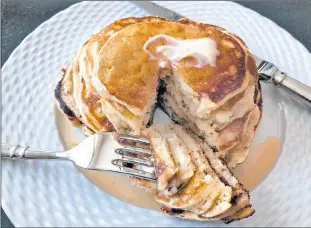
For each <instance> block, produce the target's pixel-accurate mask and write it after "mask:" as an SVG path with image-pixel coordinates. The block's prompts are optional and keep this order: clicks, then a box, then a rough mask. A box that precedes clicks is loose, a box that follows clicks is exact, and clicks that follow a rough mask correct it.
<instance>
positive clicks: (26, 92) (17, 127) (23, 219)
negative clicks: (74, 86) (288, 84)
mask: <svg viewBox="0 0 311 228" xmlns="http://www.w3.org/2000/svg"><path fill="white" fill-rule="evenodd" d="M159 4H161V5H165V6H166V7H168V8H170V9H173V10H175V11H177V12H179V13H181V14H183V15H186V16H188V17H190V18H193V19H196V20H199V21H202V22H208V23H211V24H217V25H220V26H222V27H225V28H227V29H228V30H230V31H232V32H233V33H236V34H238V35H239V36H240V37H241V38H242V39H243V40H244V41H245V42H246V43H247V45H248V46H249V48H250V49H251V51H252V52H253V53H255V54H256V55H258V56H260V57H262V58H265V59H267V60H270V61H272V62H274V63H275V64H276V65H278V66H279V67H280V68H281V69H282V70H284V71H286V72H287V73H289V74H290V75H292V76H293V77H296V78H297V79H298V80H300V81H302V82H304V83H306V84H308V85H311V77H310V71H311V55H310V53H309V52H308V51H307V50H306V48H305V47H303V45H301V44H300V43H299V42H298V41H297V40H295V39H294V38H293V37H292V36H291V35H290V34H288V33H287V32H286V31H284V30H283V29H282V28H280V27H278V26H277V25H276V24H274V23H273V22H271V21H270V20H268V19H266V18H264V17H262V16H260V15H259V14H257V13H255V12H253V11H251V10H249V9H246V8H244V7H242V6H240V5H238V4H235V3H232V2H191V3H190V2H159ZM143 15H146V13H144V12H143V11H142V10H140V9H139V8H137V7H136V6H133V5H131V4H130V3H128V2H93V1H92V2H83V3H79V4H76V5H74V6H72V7H70V8H68V9H66V10H65V11H62V12H60V13H59V14H57V15H55V16H54V17H52V18H51V19H50V20H48V21H47V22H45V23H44V24H42V25H41V26H39V27H38V28H37V29H36V30H35V31H34V32H33V33H31V34H30V35H29V36H28V37H27V38H26V39H25V40H24V41H23V42H22V43H21V44H20V45H19V47H18V48H16V50H15V51H14V52H13V53H12V55H11V56H10V58H9V59H8V61H7V62H6V64H5V65H4V67H3V71H2V77H3V78H2V86H3V87H2V124H3V125H2V141H3V142H10V143H19V144H21V145H24V146H25V145H28V146H31V147H37V148H42V149H46V150H61V149H62V144H61V141H60V138H59V137H58V132H57V128H56V124H55V121H54V113H53V112H54V109H53V108H54V102H53V88H54V86H55V83H56V81H57V78H58V75H59V74H60V69H61V67H62V66H63V65H64V64H68V63H69V61H70V59H71V58H72V56H73V55H74V53H75V52H76V51H77V50H78V48H79V47H80V45H81V44H82V43H83V42H84V40H86V39H87V37H88V36H89V35H90V34H91V33H93V32H94V31H96V30H97V29H99V28H100V27H102V26H105V25H107V24H108V23H110V22H112V21H113V20H115V19H118V18H121V17H125V16H143ZM268 89H269V88H268ZM264 90H266V87H265V88H264ZM270 94H274V95H273V97H269V96H270ZM271 96H272V95H271ZM279 97H281V98H282V100H283V101H282V102H280V103H275V105H276V107H275V108H274V109H275V110H276V111H275V115H274V111H273V108H272V109H271V108H269V107H273V103H272V101H273V100H275V99H278V98H279ZM264 98H265V99H266V103H265V104H264V105H265V107H264V108H266V106H267V107H268V108H267V110H269V111H266V113H268V114H265V115H266V117H265V119H266V120H267V121H270V123H271V125H269V127H271V130H270V129H269V128H268V129H269V130H266V128H264V131H265V132H266V131H269V132H270V131H271V133H272V134H276V135H278V136H279V137H281V136H282V135H284V137H285V143H284V145H283V152H282V155H281V157H280V159H279V161H278V163H277V165H276V166H275V168H274V170H273V171H272V172H271V174H270V175H269V176H268V177H267V178H266V179H265V181H264V182H263V183H262V184H261V185H260V186H259V187H258V188H256V189H255V190H254V191H253V192H252V193H251V195H252V204H253V207H254V208H255V209H256V214H255V215H254V216H253V217H251V218H250V219H246V220H243V221H241V222H238V223H234V225H241V226H307V225H310V224H311V211H310V210H311V208H310V205H311V194H310V189H311V178H310V177H311V167H310V165H309V164H310V162H311V153H310V148H311V140H310V135H311V111H310V109H309V111H308V110H307V109H306V108H305V107H303V106H300V105H298V104H294V103H293V102H292V101H291V100H290V99H287V98H286V97H282V96H281V95H280V94H279V93H278V92H272V93H265V95H264ZM270 98H271V99H270ZM268 104H269V105H268ZM283 114H284V115H285V118H284V117H278V115H281V116H282V115H283ZM283 119H284V121H283ZM285 120H286V121H285ZM285 122H286V126H283V123H285ZM284 129H286V131H285V130H284ZM2 168H3V169H2V206H3V208H4V210H5V212H6V213H7V215H8V216H9V218H10V219H11V220H12V222H13V224H14V225H15V226H24V227H31V226H32V227H33V226H120V225H121V226H122V225H123V226H135V225H136V226H137V225H138V226H194V225H196V226H207V225H213V224H215V223H198V222H191V221H183V220H178V219H172V218H168V217H164V216H163V215H161V214H159V213H158V212H154V211H149V210H146V209H141V208H138V207H135V206H132V205H129V204H126V203H124V202H122V201H119V200H117V199H115V198H113V197H111V196H109V195H108V194H106V193H104V192H102V191H101V190H99V189H98V188H97V187H96V186H94V185H92V184H91V183H90V182H89V181H88V180H87V179H86V178H85V177H84V176H83V175H81V174H80V173H79V172H78V171H77V170H76V169H75V167H74V166H73V165H71V164H70V163H67V162H51V161H49V162H47V161H27V162H25V161H14V162H12V161H4V162H3V166H2Z"/></svg>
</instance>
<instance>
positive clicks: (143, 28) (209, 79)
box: [55, 17, 262, 223]
mask: <svg viewBox="0 0 311 228" xmlns="http://www.w3.org/2000/svg"><path fill="white" fill-rule="evenodd" d="M190 44H191V45H192V46H191V45H190ZM63 73H64V75H63V77H62V78H61V80H60V81H59V82H58V84H57V86H56V89H55V98H56V100H57V103H58V106H59V108H60V110H61V111H62V112H63V113H64V114H65V115H66V116H67V118H68V119H69V120H70V121H72V123H73V124H74V125H75V126H79V127H81V129H82V130H83V132H84V133H85V134H86V135H91V134H94V133H97V132H106V131H118V132H120V133H130V134H143V135H145V136H147V137H149V138H150V141H151V143H152V146H153V153H154V158H155V163H156V173H157V176H158V180H157V183H154V182H151V181H147V180H142V179H139V178H134V177H132V178H131V180H132V183H133V184H135V185H136V186H138V187H141V188H144V189H146V191H150V192H152V193H153V194H154V198H155V200H156V201H157V202H158V203H160V204H161V205H162V211H163V212H164V213H165V214H167V215H169V216H175V217H179V218H184V219H195V220H201V221H209V220H223V221H224V222H226V223H227V222H232V221H235V220H239V219H242V218H244V217H248V216H250V215H252V214H253V213H254V210H253V209H252V208H251V205H250V200H249V193H248V191H247V190H245V189H244V187H243V186H242V185H241V184H240V183H239V181H238V180H237V179H236V178H235V177H234V176H233V174H232V173H231V171H230V168H234V167H236V166H238V165H239V164H240V163H242V162H243V161H244V160H245V158H246V157H247V155H248V153H249V151H250V146H251V142H252V140H253V138H254V136H255V131H256V127H257V125H258V123H259V121H260V117H261V112H262V100H261V89H260V84H259V83H258V73H257V69H256V65H255V61H254V59H253V57H252V56H251V54H250V52H249V50H248V48H247V46H246V45H245V43H244V42H243V41H242V40H241V39H240V38H239V37H237V36H236V35H234V34H232V33H230V32H228V31H226V30H225V29H223V28H220V27H218V26H214V25H208V24H202V23H199V22H195V21H192V20H190V19H186V18H184V19H181V20H179V21H176V22H172V21H167V20H165V19H162V18H159V17H142V18H133V17H132V18H124V19H121V20H117V21H115V22H113V23H112V24H110V25H108V26H107V27H105V28H103V29H101V30H100V31H99V32H97V33H95V34H93V35H92V36H91V37H90V38H89V39H88V40H87V41H86V42H85V43H84V44H83V46H82V47H81V49H80V50H79V51H78V53H77V54H76V55H75V56H74V58H73V59H72V61H71V63H70V64H69V66H68V67H66V68H64V70H63ZM157 106H159V107H161V108H162V109H163V110H164V111H165V112H166V113H167V114H168V115H169V116H170V117H171V119H172V120H174V121H175V122H176V123H178V124H179V125H181V126H178V125H176V124H175V125H152V119H153V113H154V109H155V108H156V107H157ZM149 126H151V127H149Z"/></svg>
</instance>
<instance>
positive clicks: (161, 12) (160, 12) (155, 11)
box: [131, 1, 184, 21]
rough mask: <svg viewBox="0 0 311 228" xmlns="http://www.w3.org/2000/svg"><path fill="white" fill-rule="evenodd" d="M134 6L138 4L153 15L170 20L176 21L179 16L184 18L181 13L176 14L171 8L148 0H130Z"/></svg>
mask: <svg viewBox="0 0 311 228" xmlns="http://www.w3.org/2000/svg"><path fill="white" fill-rule="evenodd" d="M131 2H132V3H134V4H135V5H136V6H138V7H139V8H141V9H144V10H145V11H147V12H149V13H150V14H152V15H153V16H159V17H163V18H166V19H168V20H171V21H177V20H179V19H181V18H184V16H182V15H181V14H178V13H176V12H174V11H172V10H169V9H166V8H164V7H162V6H159V5H157V4H155V3H153V2H149V1H131Z"/></svg>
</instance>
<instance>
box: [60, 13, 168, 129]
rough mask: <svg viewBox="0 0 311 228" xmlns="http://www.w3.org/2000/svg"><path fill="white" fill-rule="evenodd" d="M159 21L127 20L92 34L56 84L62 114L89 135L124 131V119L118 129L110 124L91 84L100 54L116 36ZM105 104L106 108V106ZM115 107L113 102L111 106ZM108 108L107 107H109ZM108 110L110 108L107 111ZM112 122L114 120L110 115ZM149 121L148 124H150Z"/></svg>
mask: <svg viewBox="0 0 311 228" xmlns="http://www.w3.org/2000/svg"><path fill="white" fill-rule="evenodd" d="M162 20H164V19H162V18H159V17H143V18H134V17H130V18H124V19H120V20H117V21H115V22H114V23H112V24H110V25H109V26H107V27H105V28H103V29H101V30H100V31H99V32H97V33H95V34H93V35H92V36H91V37H90V38H89V39H88V40H87V41H86V42H85V43H84V44H83V46H82V48H81V49H80V50H79V51H78V53H77V55H76V56H75V57H74V58H73V59H72V61H71V63H70V65H69V67H68V68H67V69H64V70H63V73H64V75H63V76H62V79H61V80H60V81H59V83H58V84H57V88H56V89H55V97H56V100H57V102H58V104H59V107H60V110H61V111H62V112H63V113H64V114H65V115H66V116H67V117H68V119H69V120H71V121H73V122H74V123H75V125H78V126H79V125H80V124H82V125H80V126H82V127H83V128H84V129H85V130H86V131H85V132H87V134H92V133H94V132H100V131H113V130H115V129H117V130H118V129H119V128H122V127H120V125H121V126H122V119H120V118H118V117H115V119H116V118H117V121H114V123H116V122H118V121H119V123H118V124H116V126H113V125H112V124H111V120H109V119H108V118H107V116H106V115H107V113H105V112H104V111H103V107H102V106H103V101H102V98H101V97H100V96H99V94H98V93H97V91H96V90H95V88H94V86H93V84H92V77H93V68H94V64H95V60H96V58H97V57H98V54H99V52H100V50H101V48H102V47H103V46H104V44H105V43H106V42H107V40H108V39H109V38H110V37H111V36H112V35H113V34H114V33H116V32H118V31H120V30H121V29H123V28H125V27H127V26H129V25H131V24H135V23H140V22H152V21H162ZM107 103H108V102H105V103H104V104H107ZM108 104H110V105H115V104H114V103H113V102H110V103H108ZM106 106H107V105H106ZM105 109H106V110H109V108H107V107H105ZM109 116H110V118H113V116H111V115H109ZM148 121H149V120H148Z"/></svg>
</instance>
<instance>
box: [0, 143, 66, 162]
mask: <svg viewBox="0 0 311 228" xmlns="http://www.w3.org/2000/svg"><path fill="white" fill-rule="evenodd" d="M1 158H11V159H67V154H66V152H52V151H42V150H37V149H31V148H29V147H22V146H19V145H9V144H6V143H2V147H1Z"/></svg>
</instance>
